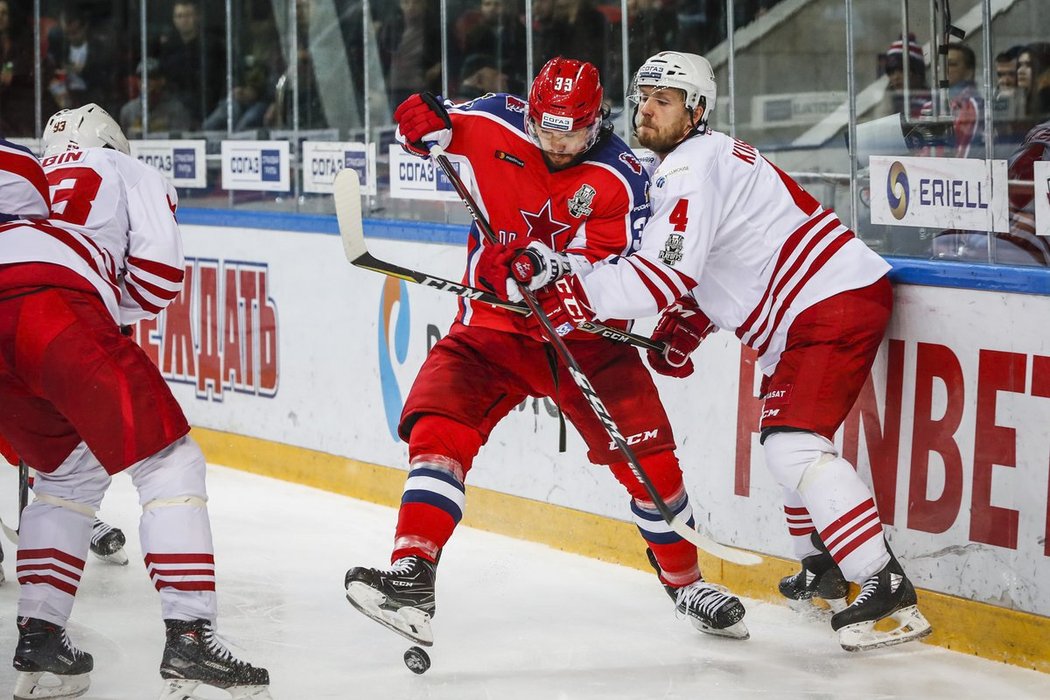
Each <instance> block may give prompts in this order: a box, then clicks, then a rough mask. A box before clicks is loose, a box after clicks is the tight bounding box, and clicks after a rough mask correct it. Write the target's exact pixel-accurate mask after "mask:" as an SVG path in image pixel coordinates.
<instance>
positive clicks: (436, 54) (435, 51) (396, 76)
mask: <svg viewBox="0 0 1050 700" xmlns="http://www.w3.org/2000/svg"><path fill="white" fill-rule="evenodd" d="M376 43H377V44H378V48H379V61H380V65H381V66H382V67H383V75H384V76H385V77H386V83H387V91H388V93H389V98H390V104H391V105H399V104H401V103H402V102H403V101H405V100H406V99H407V98H408V96H409V95H412V94H415V93H417V92H421V91H424V90H428V91H430V92H434V93H438V92H441V22H440V12H439V3H438V2H437V0H398V4H397V7H396V8H393V10H392V11H391V12H390V14H389V15H388V16H387V17H386V18H385V19H384V20H383V23H382V25H381V26H380V28H379V32H378V36H377V37H376Z"/></svg>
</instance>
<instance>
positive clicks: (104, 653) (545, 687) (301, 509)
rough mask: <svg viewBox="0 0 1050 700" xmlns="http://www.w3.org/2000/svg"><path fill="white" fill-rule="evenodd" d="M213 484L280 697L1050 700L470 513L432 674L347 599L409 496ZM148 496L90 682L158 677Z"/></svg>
mask: <svg viewBox="0 0 1050 700" xmlns="http://www.w3.org/2000/svg"><path fill="white" fill-rule="evenodd" d="M0 472H2V474H0V489H2V492H3V493H6V494H8V496H7V497H6V498H4V499H2V500H3V502H0V515H2V516H3V517H4V520H5V521H6V522H8V523H9V524H13V522H14V521H15V520H16V517H15V508H16V506H15V504H16V501H17V497H16V483H17V479H16V474H15V470H14V469H3V470H0ZM4 487H6V488H4ZM209 489H210V496H211V500H210V504H209V508H210V511H211V517H212V526H213V529H214V534H215V543H216V571H217V574H218V578H219V605H220V617H219V630H220V633H221V634H222V635H223V637H224V638H225V639H226V640H227V642H228V643H229V645H230V647H231V649H232V650H233V651H234V652H235V653H237V654H238V655H240V656H242V657H243V658H245V659H247V660H250V661H252V662H253V663H257V664H260V665H263V666H266V667H267V668H269V670H270V675H271V678H272V686H271V688H272V693H273V697H274V698H275V700H314V699H321V698H340V699H355V698H362V699H369V700H372V699H375V700H411V699H426V700H446V699H447V700H472V699H474V698H493V699H499V700H517V699H519V698H520V699H526V698H527V699H529V700H541V699H542V700H546V699H556V700H562V699H565V700H570V699H572V700H575V699H577V698H580V699H594V700H598V699H599V698H600V699H601V700H619V699H632V700H633V699H641V698H646V699H650V698H688V700H700V699H708V698H713V699H721V698H754V697H758V696H761V697H770V698H806V699H807V700H814V699H820V698H828V699H832V698H834V699H835V700H840V699H850V698H952V699H953V700H957V699H959V698H982V700H983V699H984V698H988V697H995V698H998V697H1009V698H1012V699H1017V698H1050V675H1047V674H1042V673H1038V672H1035V671H1030V670H1025V669H1021V668H1017V667H1013V666H1008V665H1005V664H999V663H994V662H991V661H986V660H983V659H978V658H975V657H971V656H966V655H962V654H958V653H954V652H950V651H946V650H943V649H939V648H937V647H932V646H929V645H925V644H909V645H905V646H901V647H896V648H893V649H884V650H878V651H873V652H868V653H865V654H862V655H857V654H848V653H846V652H844V651H842V650H841V649H840V648H839V646H838V644H837V642H836V637H835V635H834V634H833V633H832V631H831V629H830V627H828V626H827V625H826V624H819V623H815V622H809V621H805V620H803V619H801V618H799V617H798V616H797V615H796V614H795V613H793V612H791V611H790V610H789V609H788V608H786V607H783V606H779V605H773V604H768V603H759V602H753V601H748V600H745V604H746V605H747V608H748V614H747V618H746V622H747V624H748V627H749V628H750V630H751V639H750V640H749V641H735V640H728V639H721V638H715V637H709V636H705V635H702V634H701V633H699V632H696V631H695V630H693V628H692V626H691V625H690V624H689V623H688V622H687V621H685V620H679V619H676V617H675V615H674V612H673V606H672V604H671V601H670V600H669V599H668V598H667V596H666V595H665V594H664V592H663V590H662V589H661V587H660V586H659V585H658V584H657V581H656V579H655V578H654V576H653V575H652V574H650V573H646V572H641V571H636V570H633V569H629V568H625V567H621V566H616V565H612V564H605V563H602V562H598V561H594V560H591V559H587V558H584V557H579V556H575V555H570V554H565V553H563V552H559V551H556V550H553V549H550V548H548V547H546V546H542V545H537V544H532V543H526V542H521V541H518V540H513V539H509V538H506V537H502V536H499V535H493V534H489V533H485V532H481V531H478V530H472V529H469V528H460V530H459V531H457V533H456V535H455V536H454V537H453V539H452V542H451V543H450V545H449V546H448V547H447V548H446V550H445V553H444V555H443V558H442V561H441V566H440V568H439V575H438V589H437V601H438V615H437V616H436V619H435V621H434V633H435V637H436V643H435V646H434V647H433V648H431V649H429V650H428V652H429V654H430V657H431V659H432V660H433V666H432V667H431V669H430V670H429V671H428V672H427V673H426V674H425V675H423V676H417V675H415V674H413V673H411V672H410V671H409V670H408V669H407V668H406V667H405V666H404V663H403V661H402V654H403V653H404V651H405V650H406V649H407V648H408V647H409V646H411V645H410V643H409V642H408V641H407V640H404V639H402V638H401V637H399V636H397V635H395V634H394V633H392V632H389V631H388V630H386V629H384V628H382V627H380V626H379V625H378V624H376V623H374V622H372V621H370V620H368V619H366V618H365V617H364V616H362V615H361V614H360V613H358V612H356V611H355V610H353V609H352V608H351V607H350V605H349V604H348V603H347V602H346V600H345V598H344V596H343V588H342V582H343V574H344V572H345V571H346V569H347V568H349V567H350V566H353V565H359V564H364V565H369V566H374V565H379V564H385V563H386V562H387V559H388V556H389V548H390V543H391V541H392V534H393V529H394V523H395V520H396V512H395V511H393V510H391V509H389V508H384V507H380V506H376V505H372V504H369V503H363V502H360V501H355V500H353V499H350V498H346V497H343V496H338V495H334V494H330V493H325V492H323V491H317V490H314V489H309V488H306V487H301V486H297V485H294V484H288V483H285V482H280V481H275V480H271V479H266V478H263V477H259V476H254V475H251V474H246V473H243V472H238V471H234V470H231V469H226V468H223V467H212V468H211V469H210V474H209ZM137 503H138V501H137V498H136V494H135V493H134V490H133V488H132V487H131V484H130V480H129V479H128V478H127V477H119V476H118V477H117V478H116V479H115V480H114V483H113V486H112V488H111V489H110V493H109V494H108V495H107V496H106V500H105V501H104V502H103V506H102V512H101V515H102V517H103V518H104V519H105V520H107V521H109V522H110V523H112V524H114V525H116V526H118V527H120V528H122V529H124V531H125V533H126V534H127V536H128V547H127V550H128V555H129V556H130V557H131V563H130V564H129V565H128V566H127V567H117V566H113V565H108V564H104V563H102V562H100V561H98V560H96V559H95V558H94V557H90V556H89V561H88V565H87V569H86V571H85V575H84V580H83V583H82V585H81V589H80V594H79V595H78V597H77V603H76V606H75V607H74V610H73V620H72V621H71V623H70V625H69V633H70V636H71V637H72V639H73V640H74V641H75V642H76V643H77V644H78V645H80V646H81V647H82V648H84V649H85V650H86V651H89V652H91V653H92V654H94V656H95V671H94V673H93V674H92V686H91V690H90V691H89V692H88V694H87V695H86V696H84V697H86V698H93V699H97V700H102V699H105V700H143V699H149V698H155V697H156V695H157V693H158V692H159V690H160V685H161V683H160V677H159V675H158V674H157V667H158V664H159V663H160V654H161V648H162V644H163V626H162V624H161V621H160V613H159V605H158V601H157V595H156V592H155V591H154V590H153V588H152V586H151V584H150V582H149V579H148V578H147V576H146V574H145V571H144V569H143V567H142V564H141V561H142V556H141V551H140V550H139V546H138V534H137V520H138V512H139V509H138V505H137ZM467 503H468V507H469V503H470V499H469V492H468V499H467ZM4 549H5V552H6V554H7V557H6V561H5V562H4V569H5V572H6V573H7V576H8V582H7V583H5V584H4V585H3V586H0V609H3V610H4V611H5V613H6V616H7V617H6V620H4V621H2V622H0V654H2V655H3V656H4V659H5V660H4V661H3V663H2V664H0V689H2V690H0V694H2V695H4V696H7V697H10V690H9V689H10V688H12V687H13V685H14V678H15V672H14V670H13V669H12V668H11V666H10V663H9V662H8V661H7V660H6V659H10V658H11V654H12V653H13V650H14V644H15V638H16V634H15V625H14V616H15V605H16V600H17V595H18V588H17V586H16V585H15V584H14V581H13V579H14V577H15V571H14V546H13V545H11V544H10V543H9V542H6V541H5V542H4ZM770 585H773V582H770ZM214 697H223V695H215V696H214Z"/></svg>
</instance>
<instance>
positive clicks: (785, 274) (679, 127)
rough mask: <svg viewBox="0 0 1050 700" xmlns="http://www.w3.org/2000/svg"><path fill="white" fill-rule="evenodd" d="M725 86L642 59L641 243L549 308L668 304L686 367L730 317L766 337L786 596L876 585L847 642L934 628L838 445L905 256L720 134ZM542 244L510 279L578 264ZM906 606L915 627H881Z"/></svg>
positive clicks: (843, 619)
mask: <svg viewBox="0 0 1050 700" xmlns="http://www.w3.org/2000/svg"><path fill="white" fill-rule="evenodd" d="M715 92H716V90H715V80H714V74H713V72H712V71H711V66H710V64H709V63H708V62H707V60H706V59H704V58H703V57H701V56H697V55H695V54H683V53H677V52H673V51H665V52H662V53H659V54H657V55H655V56H653V57H651V58H650V59H648V60H647V61H646V62H645V64H644V65H642V67H641V68H640V69H639V70H638V73H637V74H636V75H635V78H634V85H633V89H632V93H633V99H634V100H635V101H636V103H637V108H636V111H635V116H634V123H635V128H636V134H637V136H638V140H639V142H640V143H641V144H642V145H643V146H645V147H646V148H649V149H651V150H652V151H653V152H655V154H656V156H657V160H658V164H657V165H656V168H655V170H654V171H653V173H652V183H653V185H652V189H651V190H650V195H651V205H652V217H651V218H650V220H649V223H648V224H647V225H646V227H645V231H644V233H643V236H642V246H641V249H640V250H639V251H638V252H637V253H636V254H634V255H631V256H629V257H622V258H619V259H618V260H614V261H612V262H611V264H605V265H596V266H594V267H593V268H592V269H590V270H587V269H583V268H577V270H578V271H577V272H576V273H575V274H571V275H566V276H564V277H561V278H560V279H558V280H557V282H556V283H555V284H554V285H553V286H551V287H547V288H546V290H544V291H543V292H542V297H543V305H544V308H545V310H547V311H548V312H549V314H550V315H551V320H552V321H553V322H554V326H555V327H556V328H557V327H558V326H559V324H562V327H563V328H565V329H571V328H573V327H574V325H575V324H577V323H580V322H582V321H585V320H593V319H596V318H597V319H627V318H639V317H643V316H651V315H653V314H654V313H657V312H659V311H660V310H662V309H664V310H665V311H664V312H663V315H662V316H661V319H660V321H659V324H658V326H657V332H656V333H654V335H653V338H654V339H660V340H665V341H667V346H668V349H667V351H665V355H664V357H659V356H656V357H653V356H652V354H650V359H651V360H654V362H653V368H654V369H656V370H657V371H658V372H660V373H662V374H668V375H671V376H677V377H684V376H687V375H689V374H690V373H691V372H692V363H691V360H689V359H688V358H689V354H690V353H691V352H692V351H693V350H695V349H696V347H697V346H698V345H699V343H700V341H701V340H702V339H703V338H704V336H705V335H706V334H707V333H708V332H710V331H711V330H712V329H714V328H716V327H717V328H725V329H729V330H732V331H733V332H735V333H736V335H737V337H739V338H740V340H741V341H742V342H743V343H745V344H746V345H748V346H749V347H752V348H754V349H755V350H757V351H758V362H759V365H760V367H761V368H762V372H763V374H764V375H765V377H764V378H763V381H762V395H763V399H764V405H763V411H762V422H761V442H762V445H763V448H764V451H765V459H766V464H767V465H768V467H769V470H770V471H771V472H772V474H773V477H774V478H775V479H776V481H777V483H779V484H780V486H781V488H782V489H783V492H784V510H785V513H786V514H787V519H788V526H789V533H790V535H791V539H792V542H793V545H794V550H795V553H796V555H797V556H798V557H799V559H801V560H802V570H801V571H800V572H799V573H798V574H796V575H794V576H791V577H788V578H785V579H784V580H783V581H781V583H780V591H781V593H782V594H784V595H785V596H786V597H788V598H789V599H795V600H808V599H811V598H812V597H813V596H814V595H816V596H819V597H823V598H830V599H839V598H844V597H845V595H846V593H847V590H848V587H847V586H846V584H845V581H843V576H844V577H845V578H846V579H849V580H851V581H855V582H857V583H859V584H861V590H860V593H859V594H858V595H857V597H856V599H855V600H854V601H853V603H852V604H851V605H850V606H849V607H846V608H845V609H844V610H840V611H839V612H836V613H835V614H834V615H833V616H832V618H831V625H832V627H833V628H834V629H835V630H837V631H838V632H839V639H840V642H841V644H842V646H843V647H844V648H845V649H848V650H850V651H855V650H858V649H867V648H874V647H878V646H886V645H890V644H899V643H901V642H906V641H909V640H912V639H918V638H920V637H923V636H925V635H927V634H929V633H930V626H929V623H928V622H927V621H926V619H925V618H924V617H923V616H922V614H921V613H920V612H919V611H918V609H917V607H916V603H917V599H916V595H915V589H914V588H913V587H912V584H911V582H910V581H909V580H908V578H907V577H906V576H905V574H904V571H903V570H902V569H901V566H900V564H899V563H898V562H897V560H896V558H895V557H894V556H893V553H892V552H890V551H889V548H888V547H887V544H886V541H885V539H884V536H883V530H882V523H881V521H880V519H879V514H878V512H877V510H876V507H875V501H874V499H873V498H872V495H871V491H870V490H869V489H868V487H867V485H866V484H865V483H864V482H863V481H862V480H861V478H860V477H859V476H858V475H857V473H856V471H855V470H854V468H853V467H852V465H850V464H849V463H848V462H846V460H844V459H842V458H841V457H840V456H839V454H838V452H837V450H836V449H835V446H834V444H833V443H832V441H831V440H832V437H833V435H834V433H835V431H836V430H837V429H838V427H839V426H840V425H841V424H842V421H843V420H844V419H845V417H846V414H847V413H848V412H849V410H850V408H851V407H852V406H853V403H854V401H855V400H856V398H857V394H858V393H859V392H860V389H861V386H862V385H863V383H864V380H865V377H866V376H867V374H868V372H869V370H870V369H871V365H872V363H873V362H874V359H875V355H876V352H877V351H878V347H879V344H880V343H881V341H882V338H883V334H884V332H885V329H886V324H887V322H888V321H889V317H890V312H891V308H892V294H893V292H892V287H891V286H890V283H889V281H888V279H887V277H886V273H887V271H888V270H889V265H887V264H886V262H885V261H884V260H882V258H880V257H879V256H878V255H876V254H875V253H874V252H872V251H871V250H870V249H869V248H868V247H867V246H866V245H864V243H863V242H861V241H860V239H858V238H857V237H856V236H855V235H854V234H853V232H852V231H850V230H849V229H848V228H846V227H845V226H844V225H843V224H842V222H840V221H839V219H838V217H836V216H835V214H834V212H832V211H828V210H825V209H824V208H823V207H821V205H820V204H819V203H818V202H817V201H816V200H815V199H814V198H813V197H812V196H810V194H809V193H808V192H806V191H805V190H804V189H802V187H800V186H799V185H798V183H796V182H795V181H794V180H792V179H791V178H790V177H788V176H787V175H786V174H784V173H783V172H781V171H780V170H779V169H778V168H776V166H774V165H773V164H771V163H770V162H769V161H767V160H766V159H765V158H763V157H762V156H761V155H760V154H759V153H758V151H756V150H755V149H754V148H753V147H752V146H750V145H749V144H746V143H744V142H742V141H739V140H736V139H733V138H730V137H729V136H727V135H725V134H722V133H719V132H717V131H713V130H711V129H710V128H709V127H708V125H707V119H708V112H709V109H711V108H713V106H714V104H715ZM530 248H531V250H530V254H529V255H528V256H525V255H519V256H518V258H517V259H514V260H512V263H511V264H510V265H505V270H506V273H507V274H508V275H509V274H511V272H513V273H514V274H515V277H516V278H517V279H518V280H519V281H523V282H524V281H527V280H529V279H530V278H532V275H533V273H539V274H538V275H537V277H536V278H535V280H534V282H533V284H534V285H537V286H538V285H541V284H545V283H547V282H548V280H549V279H550V275H549V274H548V272H547V271H548V270H551V269H553V270H560V269H563V267H562V263H561V262H560V260H559V257H560V255H559V254H557V253H554V252H552V251H550V250H549V249H546V248H545V247H543V246H541V245H540V244H539V243H532V244H530ZM502 252H503V251H499V250H496V249H492V250H489V251H487V252H486V254H487V255H491V256H493V257H494V258H497V257H499V256H500V255H501V253H502ZM825 545H826V547H825ZM889 616H892V617H893V618H894V619H895V621H896V622H897V623H898V626H897V627H896V628H895V629H894V630H893V631H891V632H881V631H876V630H875V629H874V623H875V621H876V620H880V619H882V618H885V617H889Z"/></svg>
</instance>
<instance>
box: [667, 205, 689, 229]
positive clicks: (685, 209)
mask: <svg viewBox="0 0 1050 700" xmlns="http://www.w3.org/2000/svg"><path fill="white" fill-rule="evenodd" d="M667 220H668V221H670V222H671V223H672V224H674V230H675V231H678V232H679V233H684V232H685V227H686V224H688V223H689V200H688V199H679V200H678V203H677V204H675V205H674V210H673V211H672V212H671V216H669V217H668V219H667Z"/></svg>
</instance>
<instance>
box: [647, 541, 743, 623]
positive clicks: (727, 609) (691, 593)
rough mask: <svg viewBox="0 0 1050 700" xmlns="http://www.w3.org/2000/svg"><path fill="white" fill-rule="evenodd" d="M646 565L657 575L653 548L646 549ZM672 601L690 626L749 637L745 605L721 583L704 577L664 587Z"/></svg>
mask: <svg viewBox="0 0 1050 700" xmlns="http://www.w3.org/2000/svg"><path fill="white" fill-rule="evenodd" d="M645 554H646V556H647V557H649V564H650V565H652V567H653V568H654V569H656V573H657V575H659V574H660V564H659V562H657V561H656V555H655V554H653V550H651V549H646V550H645ZM664 590H665V591H667V595H669V596H670V597H671V600H673V601H674V604H675V611H676V612H678V613H680V614H682V615H685V616H687V617H688V618H689V621H690V622H692V623H693V627H695V628H696V629H698V630H700V631H701V632H706V633H707V634H713V635H717V636H719V637H730V638H732V639H748V638H749V637H750V636H751V633H750V632H748V630H747V626H746V625H745V624H744V614H745V613H746V612H747V611H746V610H744V604H743V603H741V602H740V599H739V598H737V597H736V596H734V595H730V594H729V593H728V592H727V591H726V589H725V588H724V587H722V586H716V585H714V584H713V583H708V582H707V581H705V580H704V579H703V578H701V579H700V580H699V581H694V582H693V583H690V584H688V585H686V586H682V587H681V588H673V587H671V586H667V585H665V586H664Z"/></svg>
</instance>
